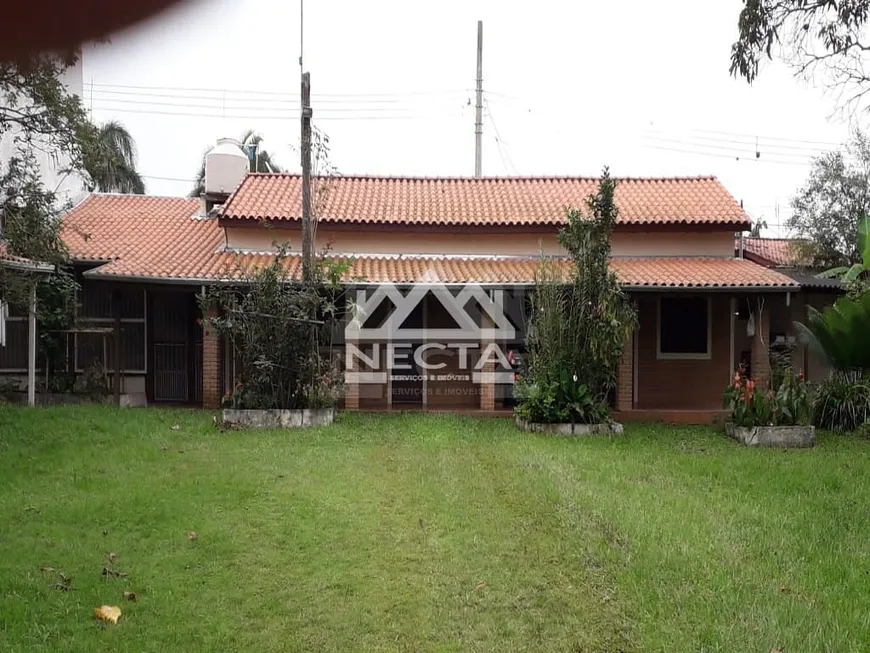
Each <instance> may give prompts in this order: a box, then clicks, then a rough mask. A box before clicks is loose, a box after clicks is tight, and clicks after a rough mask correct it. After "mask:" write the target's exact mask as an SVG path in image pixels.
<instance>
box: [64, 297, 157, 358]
mask: <svg viewBox="0 0 870 653" xmlns="http://www.w3.org/2000/svg"><path fill="white" fill-rule="evenodd" d="M145 292H146V291H145V290H144V289H136V288H132V289H131V290H122V291H121V292H120V294H119V299H120V312H121V371H122V372H125V373H127V374H144V373H145V370H146V368H147V367H148V351H147V333H146V328H147V327H146V324H145V311H146V308H145V303H146V302H145V299H146V296H145ZM79 306H80V308H79V326H80V327H82V328H83V329H87V328H88V327H91V328H94V329H113V328H114V326H115V316H114V304H113V294H112V290H111V289H109V288H106V287H103V286H97V285H89V284H83V286H82V290H81V292H80V294H79ZM114 356H115V345H114V343H113V342H112V335H111V334H103V333H77V334H76V343H75V368H76V372H82V371H84V370H85V368H88V367H90V366H92V365H94V364H95V363H99V364H101V365H103V366H104V367H105V369H106V370H107V371H108V372H111V371H113V370H114V369H115V358H114Z"/></svg>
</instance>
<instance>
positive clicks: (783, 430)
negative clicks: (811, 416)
mask: <svg viewBox="0 0 870 653" xmlns="http://www.w3.org/2000/svg"><path fill="white" fill-rule="evenodd" d="M725 430H726V432H727V433H728V435H729V436H730V437H732V438H734V439H735V440H737V441H738V442H742V443H743V444H745V445H746V446H747V447H785V448H792V447H794V448H803V447H812V446H814V445H815V444H816V427H814V426H752V427H745V426H734V425H733V424H730V423H729V424H727V425H726V426H725Z"/></svg>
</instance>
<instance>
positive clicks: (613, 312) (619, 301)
mask: <svg viewBox="0 0 870 653" xmlns="http://www.w3.org/2000/svg"><path fill="white" fill-rule="evenodd" d="M615 188H616V182H615V181H614V180H613V179H611V178H610V173H609V172H608V170H607V169H606V168H605V169H604V173H603V175H602V177H601V181H600V183H599V185H598V192H597V193H596V194H595V195H593V196H591V197H589V198H588V200H587V202H586V208H587V211H586V214H584V213H583V212H581V211H579V210H576V209H569V210H568V211H567V217H568V224H567V226H566V227H565V228H564V229H562V230H561V231H560V232H559V243H560V244H561V245H562V246H563V247H564V248H565V250H567V252H568V253H569V254H570V258H571V261H570V265H568V266H566V265H563V263H562V261H557V260H550V259H546V258H543V259H542V261H541V265H540V267H539V269H538V272H537V275H536V283H535V290H534V292H533V294H532V296H531V307H530V308H531V310H530V312H529V319H528V325H527V326H528V329H527V333H528V336H527V342H526V344H527V353H526V363H527V370H526V371H525V373H524V374H523V377H522V379H521V382H520V384H519V387H518V388H517V399H518V400H519V401H518V406H517V415H518V416H520V417H521V418H523V419H527V420H529V421H535V422H546V423H554V422H575V423H598V422H603V421H606V420H607V416H608V397H609V395H610V393H611V392H612V391H613V389H614V388H615V386H616V366H617V364H618V363H619V360H620V357H621V356H622V347H623V345H624V343H625V341H626V339H627V338H628V337H629V335H630V334H631V332H632V330H633V329H634V327H635V324H636V321H637V318H636V315H635V311H634V308H633V306H632V305H631V303H630V302H629V300H628V298H627V297H626V295H625V294H624V293H623V292H622V289H621V288H620V286H619V282H618V281H617V279H616V275H614V273H613V272H612V271H611V270H610V267H609V266H610V235H611V233H612V231H613V226H614V224H615V222H616V218H617V214H618V212H617V208H616V204H615V203H614V199H613V197H614V190H615ZM524 404H527V405H525V406H524Z"/></svg>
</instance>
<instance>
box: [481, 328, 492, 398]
mask: <svg viewBox="0 0 870 653" xmlns="http://www.w3.org/2000/svg"><path fill="white" fill-rule="evenodd" d="M480 327H481V329H492V328H493V324H492V320H491V319H490V318H489V316H488V315H487V314H486V313H484V314H483V315H482V316H481V320H480ZM492 342H493V340H492V338H489V337H487V336H485V335H484V336H482V337H481V339H480V352H481V354H482V353H483V352H485V351H486V348H487V347H488V346H489V345H490V344H491V343H492ZM488 358H489V359H490V360H488V361H487V362H486V363H484V365H483V368H482V369H481V370H480V371H481V373H482V374H483V377H484V378H483V380H482V381H481V383H480V410H487V411H491V410H495V380H494V378H493V376H494V374H495V361H493V360H491V359H492V357H491V356H489V357H488Z"/></svg>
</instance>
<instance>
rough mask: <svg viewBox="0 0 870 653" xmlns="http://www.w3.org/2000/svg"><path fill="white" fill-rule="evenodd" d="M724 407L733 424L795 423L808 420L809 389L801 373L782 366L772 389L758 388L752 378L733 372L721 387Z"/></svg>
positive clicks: (809, 413) (801, 423)
mask: <svg viewBox="0 0 870 653" xmlns="http://www.w3.org/2000/svg"><path fill="white" fill-rule="evenodd" d="M724 406H725V408H728V409H729V410H730V411H731V415H730V421H731V422H732V423H733V424H734V425H735V426H744V427H752V426H797V425H806V424H809V423H810V417H811V414H812V410H811V402H810V393H809V389H808V388H807V383H806V381H804V378H803V375H800V376H795V375H794V374H792V372H791V370H786V371H785V373H784V374H783V377H782V381H781V382H780V384H779V387H778V388H777V389H776V390H772V389H771V390H766V391H763V390H759V389H757V388H756V387H755V381H754V380H753V379H743V378H741V377H740V375H739V374H737V375H735V377H734V382H733V383H732V384H731V385H729V386H728V387H727V388H726V389H725V400H724Z"/></svg>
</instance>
